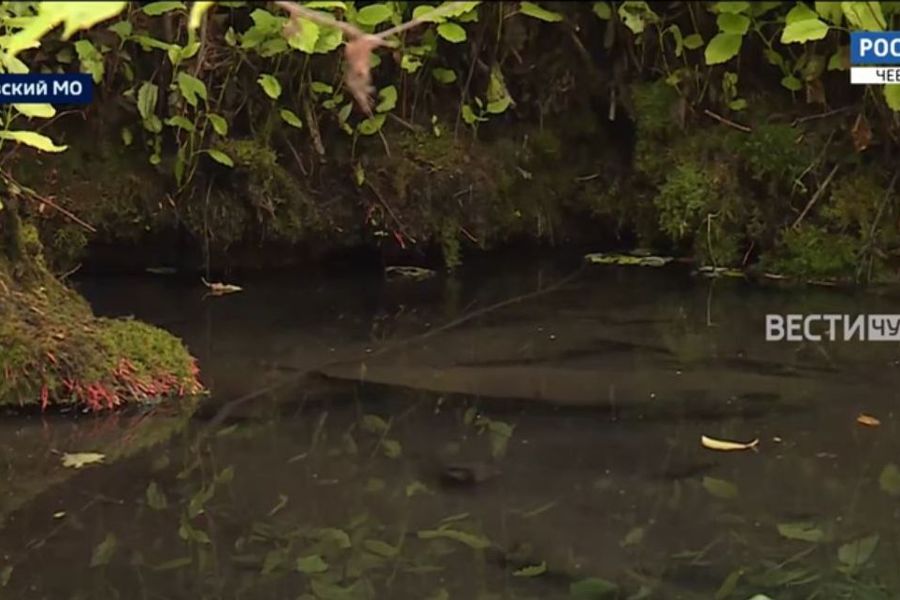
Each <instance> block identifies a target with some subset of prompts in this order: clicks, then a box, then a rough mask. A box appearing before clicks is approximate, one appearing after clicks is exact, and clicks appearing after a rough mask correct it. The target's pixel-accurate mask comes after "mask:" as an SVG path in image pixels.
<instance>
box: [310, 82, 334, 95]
mask: <svg viewBox="0 0 900 600" xmlns="http://www.w3.org/2000/svg"><path fill="white" fill-rule="evenodd" d="M309 89H311V90H312V92H313V93H314V94H333V93H334V88H333V87H332V86H331V85H329V84H327V83H325V82H323V81H313V82H312V83H311V84H309Z"/></svg>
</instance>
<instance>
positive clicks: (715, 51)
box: [704, 33, 744, 65]
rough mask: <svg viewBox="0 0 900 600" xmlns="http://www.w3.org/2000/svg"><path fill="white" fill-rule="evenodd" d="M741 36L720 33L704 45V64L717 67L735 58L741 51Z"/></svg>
mask: <svg viewBox="0 0 900 600" xmlns="http://www.w3.org/2000/svg"><path fill="white" fill-rule="evenodd" d="M743 39H744V38H743V36H741V35H738V34H736V33H720V34H717V35H716V36H714V37H713V39H711V40H709V44H707V45H706V52H705V53H704V55H705V58H706V64H708V65H718V64H721V63H723V62H727V61H729V60H731V59H732V58H734V57H735V56H737V53H738V52H739V51H740V49H741V43H742V42H743Z"/></svg>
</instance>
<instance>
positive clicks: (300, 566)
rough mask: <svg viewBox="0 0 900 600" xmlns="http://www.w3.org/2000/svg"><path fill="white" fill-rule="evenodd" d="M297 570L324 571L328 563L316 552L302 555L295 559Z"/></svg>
mask: <svg viewBox="0 0 900 600" xmlns="http://www.w3.org/2000/svg"><path fill="white" fill-rule="evenodd" d="M297 570H298V571H300V572H301V573H306V574H307V575H309V574H310V573H324V572H325V571H327V570H328V563H327V562H325V561H324V560H323V559H322V557H321V556H319V555H318V554H312V555H310V556H302V557H300V558H298V559H297Z"/></svg>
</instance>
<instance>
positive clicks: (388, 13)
mask: <svg viewBox="0 0 900 600" xmlns="http://www.w3.org/2000/svg"><path fill="white" fill-rule="evenodd" d="M392 16H394V11H393V9H391V7H390V5H388V4H387V3H384V4H369V5H368V6H364V7H362V8H361V9H360V10H359V12H358V13H356V22H357V23H359V24H360V25H365V26H367V27H374V26H375V25H378V24H380V23H384V22H385V21H387V20H388V19H390V18H391V17H392Z"/></svg>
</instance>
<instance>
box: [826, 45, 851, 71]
mask: <svg viewBox="0 0 900 600" xmlns="http://www.w3.org/2000/svg"><path fill="white" fill-rule="evenodd" d="M849 68H850V46H839V47H838V49H837V52H835V53H834V54H832V55H831V58H829V59H828V67H827V70H829V71H846V70H847V69H849Z"/></svg>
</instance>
